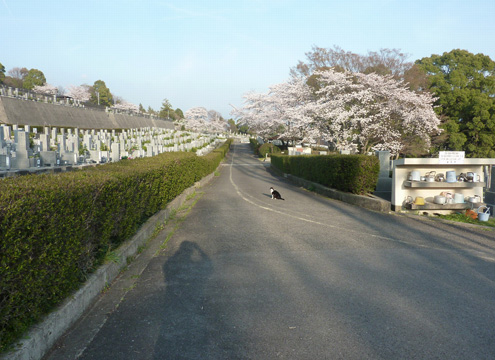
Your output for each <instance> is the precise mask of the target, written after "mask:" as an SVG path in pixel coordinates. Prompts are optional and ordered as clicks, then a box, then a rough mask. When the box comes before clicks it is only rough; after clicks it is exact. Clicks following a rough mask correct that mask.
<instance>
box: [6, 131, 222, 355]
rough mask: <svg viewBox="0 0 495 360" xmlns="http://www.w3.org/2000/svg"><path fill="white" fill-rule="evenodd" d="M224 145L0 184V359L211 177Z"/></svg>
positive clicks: (19, 178) (7, 180) (33, 176)
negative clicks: (148, 224) (113, 255)
mask: <svg viewBox="0 0 495 360" xmlns="http://www.w3.org/2000/svg"><path fill="white" fill-rule="evenodd" d="M230 143H231V141H230V140H228V141H227V142H226V143H225V144H223V145H222V146H221V147H219V148H218V149H216V150H214V151H213V152H211V153H210V154H208V155H206V156H204V157H198V156H196V155H195V154H194V153H166V154H160V155H158V156H155V157H150V158H143V159H136V160H122V161H119V162H117V163H111V164H107V165H102V166H98V167H94V168H88V169H85V170H80V171H74V172H67V173H60V174H56V175H53V174H52V175H26V176H22V177H17V178H6V179H3V180H0V234H1V240H0V351H1V350H5V349H7V347H8V346H10V344H12V343H13V342H14V341H15V340H16V339H18V338H19V336H21V335H22V334H23V333H24V332H25V331H26V330H27V329H28V328H29V326H30V325H32V324H34V323H36V322H37V321H38V320H39V319H40V318H41V317H42V316H43V315H44V314H46V313H48V312H49V311H50V310H51V309H53V308H54V307H55V306H56V305H58V304H59V303H60V302H61V301H62V300H64V299H65V298H66V297H67V296H69V295H70V294H71V292H73V291H74V290H76V289H78V288H79V287H80V285H81V284H82V283H83V282H84V281H85V279H86V278H87V277H88V275H89V274H90V273H91V272H93V271H94V270H95V269H96V268H97V267H98V266H99V265H100V264H102V263H103V261H104V259H105V256H106V254H107V253H108V252H109V251H111V250H112V249H114V248H116V247H117V246H118V245H119V244H121V243H122V242H123V241H125V240H127V239H129V238H130V237H131V236H132V235H134V234H135V232H136V231H137V230H138V228H139V226H140V225H142V224H143V223H144V222H145V221H146V220H147V219H148V218H149V217H150V216H152V215H153V214H155V213H156V212H158V211H159V210H161V209H163V208H165V206H166V205H167V203H168V202H170V201H171V200H173V199H174V198H175V197H176V196H178V195H179V194H180V193H181V192H182V191H184V190H185V189H187V188H188V187H190V186H192V185H194V183H195V182H196V181H198V180H200V179H201V178H203V177H204V176H206V175H208V174H210V173H212V172H213V171H214V170H215V169H216V168H217V167H218V165H219V163H220V161H221V160H222V159H223V158H224V156H225V154H226V153H227V152H228V150H229V147H230Z"/></svg>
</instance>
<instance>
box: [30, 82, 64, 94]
mask: <svg viewBox="0 0 495 360" xmlns="http://www.w3.org/2000/svg"><path fill="white" fill-rule="evenodd" d="M33 92H35V93H38V94H43V95H56V94H57V93H58V89H57V88H56V87H55V86H53V85H50V84H44V85H36V86H35V87H34V88H33Z"/></svg>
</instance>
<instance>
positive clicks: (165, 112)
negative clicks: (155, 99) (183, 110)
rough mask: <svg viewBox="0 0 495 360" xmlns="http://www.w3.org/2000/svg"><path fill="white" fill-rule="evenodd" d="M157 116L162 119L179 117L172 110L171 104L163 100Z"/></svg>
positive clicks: (176, 118)
mask: <svg viewBox="0 0 495 360" xmlns="http://www.w3.org/2000/svg"><path fill="white" fill-rule="evenodd" d="M158 116H160V117H161V118H164V119H172V120H178V119H179V116H178V115H177V114H176V113H175V110H174V109H173V108H172V104H171V103H170V101H168V99H163V102H162V107H161V108H160V112H159V113H158ZM183 117H184V116H183Z"/></svg>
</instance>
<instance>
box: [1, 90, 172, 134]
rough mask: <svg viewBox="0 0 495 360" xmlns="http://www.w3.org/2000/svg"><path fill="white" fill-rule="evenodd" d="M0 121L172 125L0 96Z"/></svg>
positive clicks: (75, 125) (92, 125)
mask: <svg viewBox="0 0 495 360" xmlns="http://www.w3.org/2000/svg"><path fill="white" fill-rule="evenodd" d="M0 124H8V125H31V126H56V127H65V128H79V129H136V128H143V127H158V128H165V129H173V128H174V124H173V122H171V121H165V120H160V119H148V118H145V117H140V116H130V115H125V114H113V113H106V112H104V111H98V110H92V109H86V108H78V107H71V106H62V105H55V104H47V103H42V102H36V101H30V100H21V99H15V98H9V97H4V96H1V97H0Z"/></svg>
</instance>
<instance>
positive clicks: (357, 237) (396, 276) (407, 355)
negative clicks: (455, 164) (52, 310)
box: [48, 144, 495, 360]
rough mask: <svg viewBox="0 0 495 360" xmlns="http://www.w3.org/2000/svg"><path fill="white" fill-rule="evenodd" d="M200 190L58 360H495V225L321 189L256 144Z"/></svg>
mask: <svg viewBox="0 0 495 360" xmlns="http://www.w3.org/2000/svg"><path fill="white" fill-rule="evenodd" d="M270 186H274V187H275V188H276V189H278V190H279V191H280V192H281V194H282V196H283V197H284V198H285V199H286V200H285V201H276V200H271V198H270V196H269V187H270ZM202 191H203V192H204V194H203V195H202V196H199V195H200V194H198V198H199V200H198V202H197V203H196V205H195V206H194V207H192V209H191V211H190V213H189V214H188V215H187V218H186V220H185V221H183V222H182V223H180V222H178V223H177V224H178V228H177V229H176V230H175V233H174V234H173V236H172V238H171V239H170V240H169V242H168V244H167V246H166V248H165V249H164V250H159V251H158V253H157V254H155V255H154V256H150V259H148V260H146V256H147V255H145V254H144V255H142V256H140V257H138V259H137V260H136V261H135V263H136V264H139V263H140V262H141V263H142V264H141V266H142V270H140V271H139V272H137V273H135V275H129V274H133V273H132V271H133V270H132V267H133V266H134V263H133V264H132V265H131V266H130V270H129V272H128V274H127V275H126V273H124V275H123V276H122V279H120V280H119V281H117V282H116V283H115V284H114V285H113V286H112V288H111V289H110V290H109V291H108V293H106V294H104V295H103V296H102V298H101V299H100V302H99V303H98V304H96V306H95V307H94V308H93V310H92V311H91V312H90V313H88V314H87V315H86V316H85V317H84V318H83V319H82V321H81V322H80V323H79V325H78V326H77V327H76V328H75V329H74V330H73V331H72V332H71V333H69V334H68V335H67V337H66V338H64V339H62V340H61V342H60V344H59V345H58V348H57V350H56V351H54V352H53V353H52V354H51V356H50V357H48V358H49V359H50V360H56V359H65V360H67V359H75V358H79V359H84V360H90V359H98V360H102V359H103V360H104V359H109V360H110V359H112V360H116V359H279V358H280V359H493V358H495V232H493V231H486V230H480V229H479V228H478V229H473V228H467V227H463V226H458V225H446V224H443V223H440V222H436V221H431V220H421V219H416V218H408V217H404V216H398V215H391V214H382V213H376V212H371V211H367V210H364V209H361V208H358V207H354V206H351V205H348V204H345V203H341V202H338V201H334V200H330V199H326V198H323V197H320V196H318V195H315V194H313V193H310V192H307V191H305V190H302V189H300V188H297V187H295V186H293V185H291V184H289V183H287V182H285V181H284V180H283V179H281V178H278V177H275V176H273V175H271V174H270V172H268V171H267V170H266V168H265V167H264V165H263V163H261V162H259V161H258V160H256V159H255V158H254V157H253V156H252V153H251V152H250V151H249V147H248V145H240V144H237V145H235V146H234V151H232V152H231V153H230V154H229V156H228V157H227V159H226V162H225V163H224V165H223V166H222V167H221V174H220V176H218V177H216V178H215V179H214V180H213V181H212V182H211V183H210V184H209V185H208V186H206V187H205V188H203V189H202ZM160 236H161V238H159V239H158V240H159V241H161V242H163V241H164V240H165V236H166V233H165V231H164V232H163V233H162V234H161V235H160ZM140 258H142V259H141V260H139V259H140ZM144 260H146V263H143V261H144ZM135 266H137V265H135Z"/></svg>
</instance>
